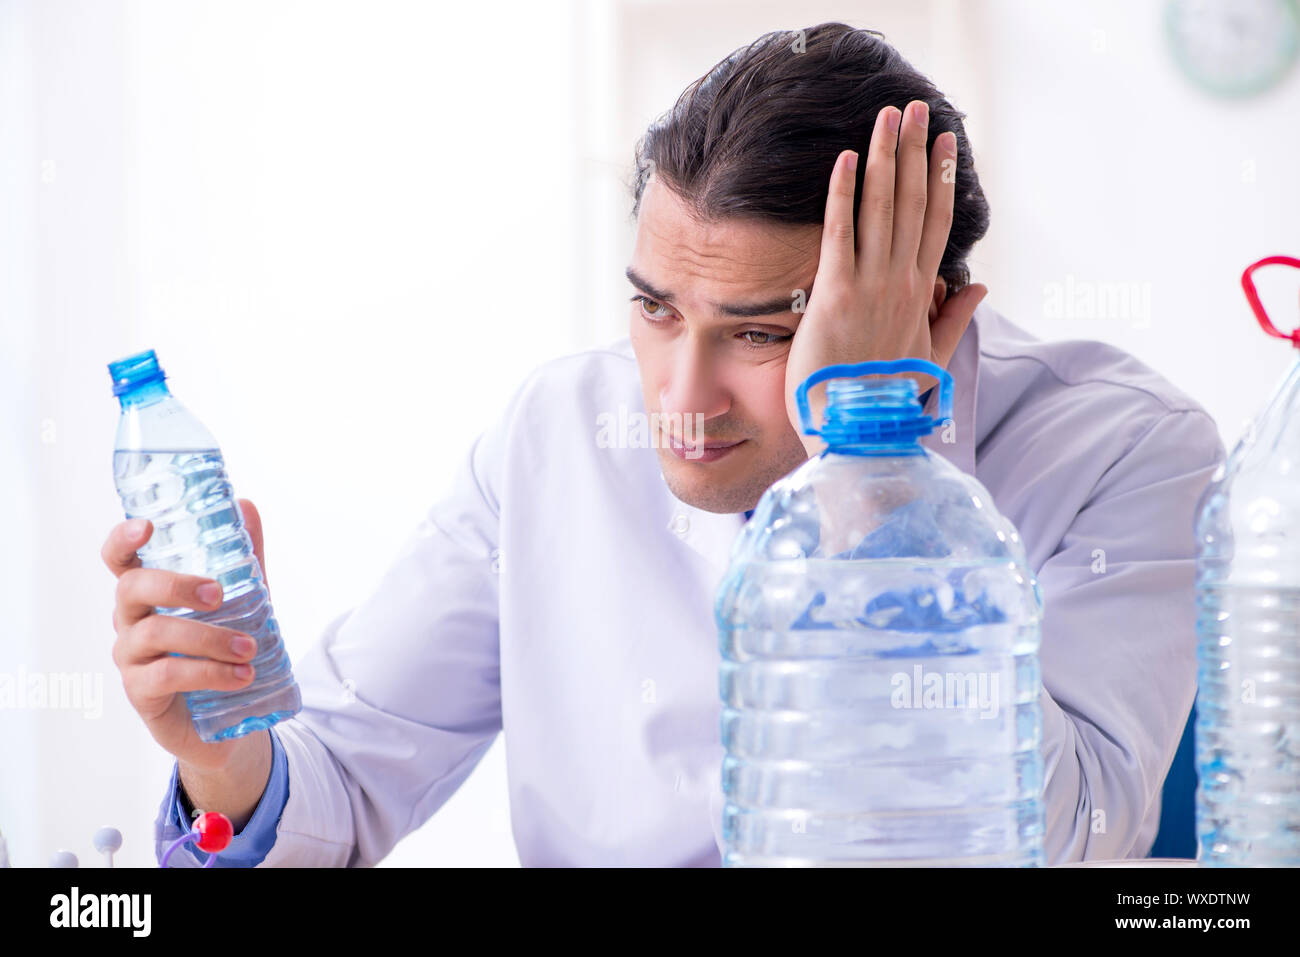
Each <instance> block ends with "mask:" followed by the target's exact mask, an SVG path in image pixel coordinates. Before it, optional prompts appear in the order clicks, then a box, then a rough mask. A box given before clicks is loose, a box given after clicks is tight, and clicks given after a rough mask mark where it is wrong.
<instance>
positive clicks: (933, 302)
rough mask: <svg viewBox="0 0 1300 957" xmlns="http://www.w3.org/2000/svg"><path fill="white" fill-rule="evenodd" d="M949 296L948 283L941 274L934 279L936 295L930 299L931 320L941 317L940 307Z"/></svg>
mask: <svg viewBox="0 0 1300 957" xmlns="http://www.w3.org/2000/svg"><path fill="white" fill-rule="evenodd" d="M946 298H948V283H947V282H945V281H944V278H943V277H942V276H940V277H939V278H937V279H936V280H935V281H934V295H933V296H932V297H931V299H930V322H932V323H933V322H934V320H936V319H938V318H939V307H940V306H942V305H943V301H944V299H946Z"/></svg>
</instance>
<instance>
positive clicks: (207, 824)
mask: <svg viewBox="0 0 1300 957" xmlns="http://www.w3.org/2000/svg"><path fill="white" fill-rule="evenodd" d="M233 837H234V827H233V826H232V825H231V823H230V818H228V817H226V816H225V815H224V814H220V813H218V812H216V811H206V812H204V813H203V814H200V815H199V816H198V818H196V819H195V821H194V826H193V827H192V828H191V829H190V831H189V833H187V834H185V835H184V836H182V837H180V838H179V839H177V840H175V841H173V842H172V844H171V846H170V847H168V848H167V850H166V851H164V852H163V856H162V860H161V862H160V863H159V866H160V867H166V866H167V861H168V859H169V858H170V857H171V856H172V852H173V851H175V850H176V849H177V848H178V847H180V846H181V845H182V844H187V843H190V842H193V843H194V844H195V845H196V846H197V847H198V848H199V850H201V851H205V852H206V853H207V855H208V859H207V860H206V861H204V862H203V866H204V867H211V866H212V865H213V864H214V863H216V860H217V855H218V854H219V853H220V852H222V851H224V850H225V849H226V848H227V847H229V846H230V841H231V839H232V838H233ZM93 843H94V845H95V850H97V851H98V852H99V853H100V854H102V855H104V866H105V867H112V866H113V855H114V854H116V853H117V852H118V851H119V850H121V848H122V832H121V831H119V830H118V829H117V828H115V827H101V828H100V829H99V830H98V831H96V832H95V837H94V841H93ZM9 866H10V864H9V850H8V847H7V845H6V844H5V839H4V835H3V834H0V867H9ZM77 866H79V862H78V861H77V855H76V854H73V853H72V852H71V851H55V852H54V854H53V855H52V856H51V857H50V867H77Z"/></svg>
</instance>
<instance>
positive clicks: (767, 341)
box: [741, 329, 794, 349]
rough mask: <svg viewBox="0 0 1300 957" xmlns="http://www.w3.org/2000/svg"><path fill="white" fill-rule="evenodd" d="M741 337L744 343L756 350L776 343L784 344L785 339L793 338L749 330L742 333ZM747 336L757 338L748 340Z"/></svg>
mask: <svg viewBox="0 0 1300 957" xmlns="http://www.w3.org/2000/svg"><path fill="white" fill-rule="evenodd" d="M741 336H743V337H746V338H745V342H746V344H747V345H750V346H753V347H754V348H756V349H757V348H761V347H763V346H771V345H775V344H776V343H778V342H785V341H786V340H787V339H793V338H794V336H778V335H777V334H776V333H774V332H762V331H761V330H758V329H749V330H747V331H745V332H742V333H741ZM749 336H757V337H758V338H757V339H750V338H748V337H749Z"/></svg>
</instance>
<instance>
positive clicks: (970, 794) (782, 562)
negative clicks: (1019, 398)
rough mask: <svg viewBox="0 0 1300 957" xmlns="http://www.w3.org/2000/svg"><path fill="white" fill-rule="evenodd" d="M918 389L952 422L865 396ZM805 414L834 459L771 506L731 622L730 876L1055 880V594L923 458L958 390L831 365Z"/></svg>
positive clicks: (960, 485)
mask: <svg viewBox="0 0 1300 957" xmlns="http://www.w3.org/2000/svg"><path fill="white" fill-rule="evenodd" d="M908 371H912V372H922V373H927V374H929V375H932V376H934V377H936V378H938V379H939V381H940V386H939V388H940V402H939V405H940V412H939V418H938V419H931V418H929V417H926V416H923V415H922V414H921V413H922V410H921V405H920V403H919V402H918V401H917V398H916V395H917V385H916V382H915V380H913V379H910V378H907V379H896V378H895V379H879V378H877V379H864V378H858V377H862V376H866V375H869V374H873V373H875V374H894V373H898V372H908ZM827 379H829V380H830V381H829V382H828V384H827V402H826V413H825V421H824V423H823V424H822V426H821V429H820V432H818V431H817V430H815V429H813V428H812V423H810V422H809V421H808V403H807V391H808V389H809V388H811V387H812V386H813V385H815V384H817V383H818V382H821V381H823V380H827ZM798 400H799V407H800V410H801V413H802V415H803V424H804V431H805V432H806V433H808V434H820V435H821V437H822V439H823V440H824V441H825V442H826V443H827V449H826V451H825V452H824V453H823V454H821V455H819V456H817V457H815V458H813V459H810V460H809V461H808V462H807V463H805V464H804V465H802V466H800V467H799V468H797V469H796V470H795V471H793V472H792V473H791V474H790V475H788V476H786V477H785V478H784V479H782V480H780V481H778V482H777V483H776V484H774V485H773V486H772V487H771V488H770V489H768V491H767V492H766V493H764V495H763V497H762V499H761V500H760V502H759V504H758V507H757V509H756V511H755V514H754V516H753V518H752V519H751V520H750V522H749V523H748V524H747V525H746V527H745V529H744V531H743V532H742V534H741V536H740V538H739V539H738V540H737V542H736V545H735V547H734V549H733V553H732V558H731V563H730V567H729V569H728V572H727V575H726V577H725V579H724V580H723V583H722V586H721V588H720V590H719V593H718V598H717V604H716V616H717V622H718V627H719V636H720V644H721V653H722V672H721V678H720V691H721V695H722V709H723V710H722V740H723V745H724V748H725V756H724V760H723V769H722V790H723V794H724V797H725V804H724V808H723V821H722V833H723V839H724V854H723V864H724V865H725V866H742V865H912V866H925V865H962V864H965V865H976V866H1041V865H1042V864H1043V863H1044V855H1043V838H1044V828H1045V824H1044V812H1043V802H1042V790H1043V763H1042V757H1041V754H1040V751H1039V748H1040V743H1041V741H1040V739H1041V725H1042V715H1041V706H1040V703H1039V695H1040V693H1041V688H1042V685H1041V677H1040V673H1039V665H1038V648H1039V641H1040V621H1041V615H1042V596H1041V593H1040V591H1039V588H1038V583H1037V581H1036V580H1035V579H1034V577H1033V575H1032V574H1031V572H1030V570H1029V568H1028V566H1027V560H1026V556H1025V550H1024V546H1023V544H1022V543H1021V541H1020V538H1019V536H1018V534H1017V532H1016V529H1015V528H1014V527H1013V526H1012V525H1011V523H1010V522H1008V521H1007V520H1006V519H1005V518H1003V517H1002V516H1001V515H999V514H998V512H997V511H996V509H995V508H994V504H993V500H992V497H991V496H990V495H989V493H988V491H987V490H986V489H985V488H984V487H983V486H982V485H981V484H980V483H979V482H978V481H976V480H975V479H974V478H973V477H971V476H969V475H966V474H965V473H963V472H962V471H961V470H959V469H957V468H956V467H955V466H953V465H951V464H950V463H949V462H947V461H946V460H944V459H943V458H941V457H939V456H936V455H933V454H932V453H930V452H929V451H928V450H926V449H925V448H924V447H922V445H921V444H920V438H921V437H922V436H923V435H926V434H928V433H929V432H931V431H932V430H933V429H934V428H935V427H936V426H937V425H939V424H941V423H943V422H944V421H945V420H947V419H948V418H949V417H950V415H951V408H952V378H951V376H950V375H949V374H948V373H947V372H946V371H945V370H944V369H942V368H940V367H939V366H937V365H934V364H932V363H929V362H924V361H922V360H919V359H906V360H900V361H898V362H868V363H862V364H860V365H847V366H831V367H829V368H826V369H822V370H821V371H820V372H818V373H816V374H815V375H813V376H811V377H810V378H809V379H808V380H807V382H805V383H804V384H803V385H802V386H801V387H800V389H799V392H798Z"/></svg>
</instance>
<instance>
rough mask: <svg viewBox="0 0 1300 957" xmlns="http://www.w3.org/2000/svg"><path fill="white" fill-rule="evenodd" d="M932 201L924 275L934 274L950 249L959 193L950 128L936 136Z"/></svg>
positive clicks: (920, 260) (921, 262)
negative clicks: (949, 241) (954, 203)
mask: <svg viewBox="0 0 1300 957" xmlns="http://www.w3.org/2000/svg"><path fill="white" fill-rule="evenodd" d="M929 175H930V182H929V191H930V192H929V200H928V202H927V204H926V207H925V228H924V231H923V232H922V234H921V249H920V252H919V253H918V255H917V260H916V262H917V266H918V268H919V269H920V270H921V275H922V276H926V277H929V276H934V275H937V274H938V272H939V264H940V263H941V262H943V251H944V250H945V249H947V248H948V233H949V232H950V231H951V230H952V206H953V198H954V196H955V195H956V193H957V134H956V133H953V132H951V131H949V132H947V133H942V134H940V135H939V136H937V137H936V138H935V141H934V149H933V150H932V151H931V153H930V174H929Z"/></svg>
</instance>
